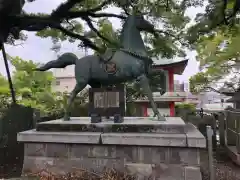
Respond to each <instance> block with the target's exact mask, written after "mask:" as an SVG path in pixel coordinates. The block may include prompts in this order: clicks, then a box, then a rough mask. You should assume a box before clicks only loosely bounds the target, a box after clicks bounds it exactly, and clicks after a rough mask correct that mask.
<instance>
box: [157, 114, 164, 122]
mask: <svg viewBox="0 0 240 180" xmlns="http://www.w3.org/2000/svg"><path fill="white" fill-rule="evenodd" d="M158 121H166V118H165V117H164V116H161V115H158Z"/></svg>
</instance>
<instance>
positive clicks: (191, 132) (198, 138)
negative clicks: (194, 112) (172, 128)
mask: <svg viewBox="0 0 240 180" xmlns="http://www.w3.org/2000/svg"><path fill="white" fill-rule="evenodd" d="M185 130H186V137H187V145H188V147H197V148H206V138H205V137H204V136H203V135H202V133H201V132H200V131H199V130H198V129H197V128H196V127H195V126H194V125H193V124H190V123H189V124H186V127H185Z"/></svg>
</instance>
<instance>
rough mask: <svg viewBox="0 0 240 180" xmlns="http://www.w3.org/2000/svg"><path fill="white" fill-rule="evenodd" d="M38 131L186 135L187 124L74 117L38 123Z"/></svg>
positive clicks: (176, 120) (170, 119) (169, 120)
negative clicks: (94, 121) (119, 121)
mask: <svg viewBox="0 0 240 180" xmlns="http://www.w3.org/2000/svg"><path fill="white" fill-rule="evenodd" d="M36 130H37V131H44V132H56V131H58V132H104V133H106V132H108V133H110V132H112V133H123V132H125V133H170V134H182V133H185V122H184V121H183V120H182V119H181V118H180V117H166V121H156V120H153V118H149V117H124V122H123V123H114V122H113V120H107V119H106V120H103V121H102V122H101V123H91V122H90V117H76V118H75V117H72V118H71V120H70V121H63V120H62V119H58V120H52V121H47V122H42V123H38V124H37V126H36Z"/></svg>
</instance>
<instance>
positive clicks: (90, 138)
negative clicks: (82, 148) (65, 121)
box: [17, 129, 101, 144]
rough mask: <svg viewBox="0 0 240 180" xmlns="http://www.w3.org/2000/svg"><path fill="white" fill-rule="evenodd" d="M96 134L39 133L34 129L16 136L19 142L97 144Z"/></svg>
mask: <svg viewBox="0 0 240 180" xmlns="http://www.w3.org/2000/svg"><path fill="white" fill-rule="evenodd" d="M100 134H101V133H98V132H39V131H36V130H35V129H33V130H29V131H24V132H20V133H18V135H17V140H18V141H19V142H38V143H39V142H41V143H44V142H45V143H46V142H49V143H81V144H98V143H99V142H100Z"/></svg>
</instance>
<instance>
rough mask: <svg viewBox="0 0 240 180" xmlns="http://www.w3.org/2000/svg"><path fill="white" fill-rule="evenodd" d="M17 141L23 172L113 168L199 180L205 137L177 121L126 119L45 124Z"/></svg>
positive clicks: (155, 176)
mask: <svg viewBox="0 0 240 180" xmlns="http://www.w3.org/2000/svg"><path fill="white" fill-rule="evenodd" d="M18 141H20V142H24V144H25V157H24V167H23V172H29V171H31V172H39V171H41V170H43V169H48V171H51V172H52V173H56V174H63V173H67V172H71V171H76V170H77V169H87V170H90V171H95V172H100V171H102V170H103V169H104V168H115V169H117V170H119V171H125V172H129V173H130V174H133V175H136V176H137V177H138V179H148V178H150V179H158V180H193V179H194V180H201V179H202V178H201V173H200V154H199V151H200V149H201V148H205V147H206V141H205V138H204V136H203V135H202V134H201V133H200V132H199V131H198V130H197V129H196V128H195V127H194V126H193V125H191V124H185V123H184V122H183V120H182V119H181V118H177V117H167V121H166V122H159V121H152V120H150V119H149V118H142V117H139V118H138V117H134V118H133V117H131V118H130V117H125V121H124V122H123V123H121V124H116V123H114V122H112V121H103V122H101V123H97V124H91V123H90V118H88V117H86V118H72V120H71V121H68V122H66V121H62V120H55V121H48V122H44V123H39V124H38V125H37V128H36V129H34V130H30V131H25V132H21V133H19V134H18Z"/></svg>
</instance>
